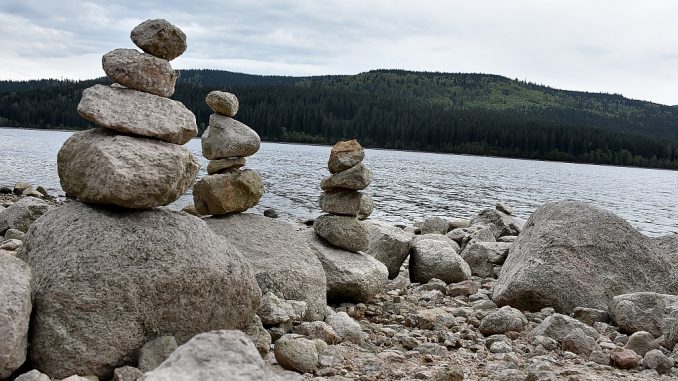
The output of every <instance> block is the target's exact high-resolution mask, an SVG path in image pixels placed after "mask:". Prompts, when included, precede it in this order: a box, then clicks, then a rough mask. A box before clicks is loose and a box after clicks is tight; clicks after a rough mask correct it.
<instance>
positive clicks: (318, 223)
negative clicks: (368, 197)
mask: <svg viewBox="0 0 678 381" xmlns="http://www.w3.org/2000/svg"><path fill="white" fill-rule="evenodd" d="M313 229H314V230H315V232H316V233H317V234H318V235H319V236H321V237H323V238H324V239H326V240H327V241H328V242H329V243H331V244H333V245H335V246H338V247H340V248H342V249H346V250H349V251H363V250H367V249H368V247H369V233H368V232H367V229H366V228H365V226H364V225H363V223H362V222H360V221H358V219H357V218H355V217H351V216H335V215H332V214H325V215H322V216H320V217H318V218H316V219H315V222H314V223H313Z"/></svg>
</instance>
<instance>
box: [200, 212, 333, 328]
mask: <svg viewBox="0 0 678 381" xmlns="http://www.w3.org/2000/svg"><path fill="white" fill-rule="evenodd" d="M205 222H207V226H209V227H210V228H211V229H212V230H213V231H214V232H215V233H217V234H218V235H220V236H222V237H224V238H226V240H228V241H229V242H230V243H231V244H232V245H233V246H235V247H236V248H237V249H238V250H239V251H240V252H241V253H242V254H243V256H244V257H245V258H246V259H247V260H248V261H249V262H250V264H251V265H252V268H253V269H254V273H255V276H256V278H257V282H258V283H259V287H260V288H261V291H262V292H263V293H267V292H271V293H273V294H275V295H276V296H278V297H280V298H282V299H287V300H301V301H304V302H306V306H307V308H306V315H305V316H304V319H305V320H309V321H314V320H322V319H323V318H324V316H325V307H326V306H327V299H326V294H327V281H326V280H325V270H323V266H322V264H320V261H319V260H318V258H317V257H316V255H315V253H314V252H313V251H312V250H311V248H310V247H309V246H308V242H307V240H306V239H305V238H304V237H303V236H302V235H301V233H300V232H298V231H297V230H296V229H295V228H294V226H292V225H290V224H288V223H285V222H283V221H279V220H276V219H273V218H268V217H264V216H260V215H255V214H249V213H238V214H231V215H228V216H221V217H212V218H206V219H205Z"/></svg>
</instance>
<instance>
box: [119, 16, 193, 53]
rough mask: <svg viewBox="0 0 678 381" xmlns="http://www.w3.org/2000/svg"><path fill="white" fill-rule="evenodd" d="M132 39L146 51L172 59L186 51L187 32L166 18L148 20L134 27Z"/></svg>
mask: <svg viewBox="0 0 678 381" xmlns="http://www.w3.org/2000/svg"><path fill="white" fill-rule="evenodd" d="M130 38H131V39H132V41H133V42H134V43H135V44H136V46H138V47H139V48H141V50H143V51H144V52H146V53H148V54H152V55H154V56H156V57H159V58H163V59H166V60H168V61H171V60H173V59H175V58H177V57H179V56H180V55H181V54H182V53H183V52H185V51H186V47H187V45H186V34H184V32H182V31H181V29H179V28H177V27H176V26H174V25H172V24H171V23H169V22H168V21H166V20H163V19H155V20H146V21H144V22H142V23H141V24H139V25H137V26H136V27H135V28H134V29H132V33H130Z"/></svg>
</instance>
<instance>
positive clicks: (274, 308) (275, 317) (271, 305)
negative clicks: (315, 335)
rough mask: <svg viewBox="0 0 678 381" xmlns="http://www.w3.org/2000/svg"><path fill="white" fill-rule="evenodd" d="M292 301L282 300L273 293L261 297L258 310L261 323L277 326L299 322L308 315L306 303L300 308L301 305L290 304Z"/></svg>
mask: <svg viewBox="0 0 678 381" xmlns="http://www.w3.org/2000/svg"><path fill="white" fill-rule="evenodd" d="M290 302H291V301H288V300H285V299H280V298H278V297H277V296H275V294H273V293H272V292H267V293H265V294H264V296H262V297H261V304H260V305H259V309H258V310H257V315H258V316H259V318H260V319H261V322H262V323H263V324H266V325H276V324H280V323H285V322H290V321H292V322H299V321H301V318H302V317H303V316H304V315H305V314H306V303H305V302H299V303H301V304H303V306H301V308H298V307H297V306H299V303H290Z"/></svg>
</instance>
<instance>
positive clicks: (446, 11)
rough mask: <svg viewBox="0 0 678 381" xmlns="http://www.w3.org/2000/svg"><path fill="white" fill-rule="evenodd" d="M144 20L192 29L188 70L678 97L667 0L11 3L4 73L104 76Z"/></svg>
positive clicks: (677, 38)
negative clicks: (413, 73) (429, 77)
mask: <svg viewBox="0 0 678 381" xmlns="http://www.w3.org/2000/svg"><path fill="white" fill-rule="evenodd" d="M148 18H166V19H168V20H169V21H171V22H173V23H174V24H176V25H178V26H180V27H181V28H182V29H183V30H184V31H185V32H186V34H187V35H188V39H189V49H188V50H187V52H186V53H185V54H184V55H183V56H182V57H180V58H178V59H177V60H175V61H173V62H172V64H173V65H174V66H175V67H176V68H179V69H182V68H183V69H185V68H215V69H224V70H232V71H242V72H248V73H256V74H285V75H312V74H353V73H358V72H362V71H367V70H371V69H377V68H401V69H411V70H429V71H448V72H485V73H493V74H500V75H506V76H508V77H511V78H520V79H526V80H529V81H532V82H536V83H543V84H547V85H550V86H553V87H559V88H566V89H573V90H587V91H606V92H611V93H622V94H624V95H626V96H629V97H632V98H639V99H646V100H652V101H655V102H659V103H665V104H674V103H678V96H677V95H676V91H675V88H676V84H677V83H678V70H677V67H676V65H675V62H676V54H677V53H676V52H677V51H678V33H676V32H677V29H678V27H676V26H675V20H676V19H678V3H676V2H674V1H671V0H665V1H663V0H654V1H648V2H639V1H626V0H622V1H619V0H599V1H596V2H591V1H586V0H568V1H565V0H548V1H538V2H537V1H532V0H514V1H510V2H509V1H505V0H483V1H466V0H455V1H433V0H420V1H417V2H411V1H404V0H391V1H386V0H362V1H357V0H343V1H339V0H328V1H312V0H296V1H292V0H289V1H282V0H264V1H244V0H234V1H228V2H226V1H218V0H205V1H203V0H193V1H183V0H182V1H180V0H165V1H155V0H153V1H151V0H136V1H131V0H125V1H95V0H83V1H50V2H46V1H38V0H34V1H26V0H7V1H3V2H2V3H0V35H2V36H3V38H2V39H1V40H0V50H1V51H2V52H3V59H2V60H0V78H11V79H28V78H42V77H65V78H91V77H95V76H101V75H103V72H102V70H101V67H100V57H101V55H102V54H104V53H106V52H107V51H109V50H112V49H114V48H118V47H131V46H132V43H131V41H130V40H129V32H130V30H131V29H132V28H133V27H134V26H135V25H137V24H138V23H139V22H141V21H143V20H145V19H148Z"/></svg>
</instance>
